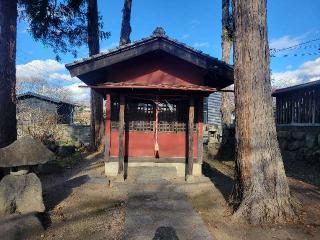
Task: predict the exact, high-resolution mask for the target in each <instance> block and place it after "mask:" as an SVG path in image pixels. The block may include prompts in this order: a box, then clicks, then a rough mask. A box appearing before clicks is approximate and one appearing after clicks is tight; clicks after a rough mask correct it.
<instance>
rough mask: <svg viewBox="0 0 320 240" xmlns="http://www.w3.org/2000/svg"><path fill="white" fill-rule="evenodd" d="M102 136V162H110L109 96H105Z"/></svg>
mask: <svg viewBox="0 0 320 240" xmlns="http://www.w3.org/2000/svg"><path fill="white" fill-rule="evenodd" d="M105 125H106V126H105V135H104V161H105V162H109V161H110V144H111V96H110V94H107V95H106V123H105Z"/></svg>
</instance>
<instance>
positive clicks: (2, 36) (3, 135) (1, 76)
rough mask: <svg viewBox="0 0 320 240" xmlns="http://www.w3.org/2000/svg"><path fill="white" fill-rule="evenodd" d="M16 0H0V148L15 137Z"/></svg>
mask: <svg viewBox="0 0 320 240" xmlns="http://www.w3.org/2000/svg"><path fill="white" fill-rule="evenodd" d="M16 36H17V0H10V1H6V0H0V148H2V147H6V146H8V145H9V144H11V143H12V142H14V141H15V140H16V139H17V120H16Z"/></svg>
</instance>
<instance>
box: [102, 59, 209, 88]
mask: <svg viewBox="0 0 320 240" xmlns="http://www.w3.org/2000/svg"><path fill="white" fill-rule="evenodd" d="M204 74H205V73H204V71H203V70H202V69H201V68H198V67H196V66H194V65H192V64H189V63H187V62H185V61H182V60H181V59H178V58H176V57H173V56H170V55H154V54H148V55H144V56H140V57H137V58H134V59H131V60H129V61H126V62H122V63H119V64H115V65H114V66H113V67H112V69H110V70H109V71H108V73H107V75H106V79H105V81H111V82H128V83H139V84H146V85H147V84H172V85H188V84H196V85H203V84H204V82H203V75H204Z"/></svg>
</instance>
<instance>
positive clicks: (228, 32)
mask: <svg viewBox="0 0 320 240" xmlns="http://www.w3.org/2000/svg"><path fill="white" fill-rule="evenodd" d="M230 1H231V0H222V34H221V47H222V60H223V61H224V62H226V63H229V62H230V52H231V47H232V43H233V20H232V13H231V11H230ZM230 95H231V94H230V93H228V92H223V93H222V101H221V115H222V127H223V128H224V129H225V128H230V126H231V124H232V109H233V107H232V101H231V96H230ZM224 132H226V131H224ZM225 137H228V136H225ZM225 137H223V138H225Z"/></svg>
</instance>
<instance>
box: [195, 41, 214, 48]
mask: <svg viewBox="0 0 320 240" xmlns="http://www.w3.org/2000/svg"><path fill="white" fill-rule="evenodd" d="M193 47H195V48H208V47H210V43H208V42H195V43H194V44H193Z"/></svg>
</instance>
